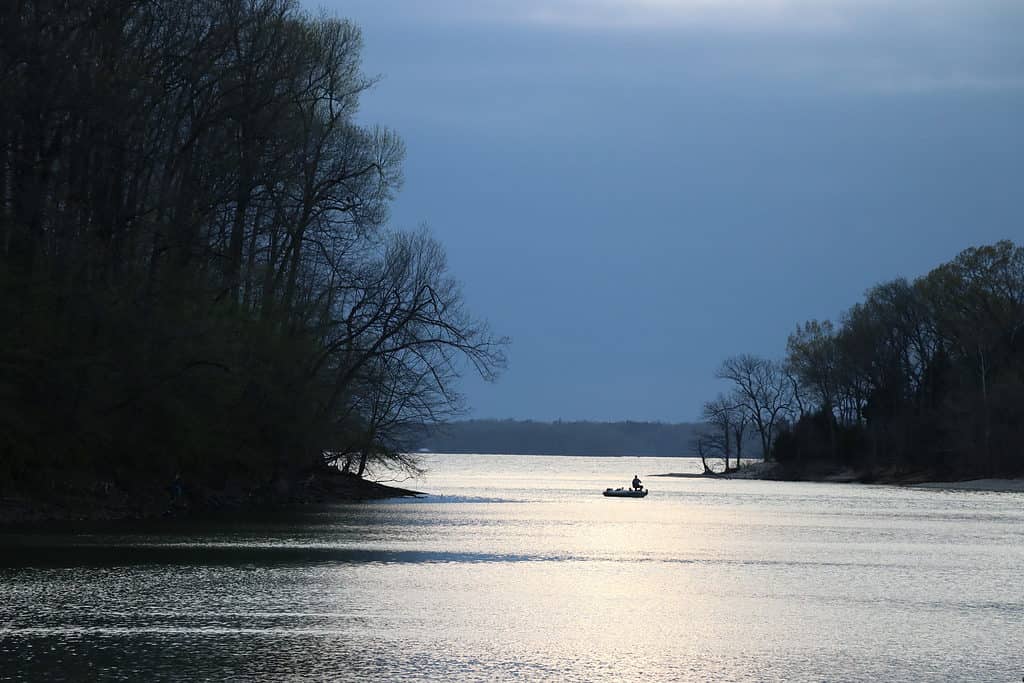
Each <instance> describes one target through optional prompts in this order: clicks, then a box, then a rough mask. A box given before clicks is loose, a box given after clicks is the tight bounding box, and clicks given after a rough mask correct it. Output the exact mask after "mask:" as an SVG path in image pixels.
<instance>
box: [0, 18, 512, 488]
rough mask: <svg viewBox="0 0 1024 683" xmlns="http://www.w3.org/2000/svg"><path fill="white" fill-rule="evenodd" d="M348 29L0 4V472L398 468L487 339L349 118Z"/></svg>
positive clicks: (390, 165)
mask: <svg viewBox="0 0 1024 683" xmlns="http://www.w3.org/2000/svg"><path fill="white" fill-rule="evenodd" d="M361 48H362V36H361V33H360V31H359V29H358V27H357V26H355V25H354V24H352V23H351V22H349V21H346V20H342V19H337V18H333V17H328V16H325V15H316V16H314V15H310V14H308V13H306V12H303V11H302V10H301V9H300V8H299V6H298V3H296V2H293V1H291V0H173V1H172V0H26V1H19V2H11V3H5V4H3V6H2V8H0V92H2V93H3V97H2V98H0V321H2V322H0V479H2V480H3V481H4V482H11V481H19V480H20V481H31V480H32V479H33V477H34V476H36V473H38V472H41V471H50V472H52V471H63V472H68V471H79V470H82V471H90V472H96V473H98V474H99V475H102V476H104V477H107V478H114V479H116V478H118V477H120V478H130V477H131V476H133V475H132V473H134V474H136V475H137V474H139V473H147V476H148V475H149V474H152V475H153V476H160V477H169V476H172V473H174V472H186V473H188V475H189V476H191V477H194V478H197V479H201V480H205V481H212V480H216V479H218V478H220V479H223V478H224V477H225V476H227V475H226V473H228V472H236V473H240V472H249V473H251V474H252V476H254V477H258V478H260V477H262V478H266V477H274V476H284V475H285V474H287V473H290V472H294V471H296V470H299V469H304V468H309V467H311V466H322V465H324V464H325V463H326V464H333V463H335V462H338V461H339V460H342V461H345V462H346V463H348V464H349V466H350V467H352V468H353V469H355V470H357V471H358V472H359V473H360V474H362V473H363V472H364V471H365V469H366V468H367V467H368V466H373V465H375V464H376V465H381V464H387V465H390V466H398V467H407V468H414V467H415V462H414V461H413V460H410V459H409V457H408V456H407V455H403V453H404V452H405V450H406V448H405V444H403V443H402V441H401V439H402V434H403V433H405V429H404V428H405V427H406V426H407V425H409V424H422V423H430V422H435V421H442V420H445V419H449V418H450V417H452V416H453V415H455V414H458V411H459V410H460V406H461V404H460V396H459V394H458V392H457V390H456V385H455V381H456V379H457V377H458V376H459V374H460V373H461V372H464V371H466V370H467V369H469V370H472V371H476V372H479V373H480V374H481V375H483V376H484V377H485V378H487V379H493V378H494V377H495V376H496V374H497V373H498V372H499V371H500V370H501V368H502V367H503V365H504V362H505V357H504V347H505V344H506V340H505V339H503V338H500V337H497V336H495V335H494V334H493V333H492V332H491V331H490V329H489V328H488V326H487V324H486V323H485V322H484V321H483V320H481V319H480V318H478V317H475V316H474V315H473V314H472V313H471V312H469V311H467V310H466V308H465V306H464V304H463V298H462V293H461V290H460V287H459V285H458V283H457V282H456V281H455V280H454V279H453V278H452V276H451V275H450V273H449V272H448V268H447V264H446V260H445V254H444V250H443V248H442V247H441V245H440V244H439V243H438V242H437V241H435V240H434V239H433V238H432V237H431V236H430V235H429V233H428V232H427V231H426V230H425V229H420V230H417V231H414V232H396V231H392V230H389V229H388V227H387V220H388V208H389V204H390V202H391V200H392V198H393V196H394V194H395V192H396V191H397V190H398V189H399V187H400V185H401V181H402V173H401V165H402V161H403V157H404V148H403V145H402V142H401V140H400V139H399V137H398V136H397V135H396V134H395V133H394V132H392V131H391V130H389V129H387V128H384V127H381V126H370V125H363V124H361V123H360V122H359V121H358V120H357V113H358V106H359V100H360V96H361V95H363V94H364V93H365V92H366V91H367V90H368V89H369V88H371V86H372V85H373V84H374V79H373V78H370V77H368V76H366V75H365V74H364V73H363V71H362V67H361V63H360V52H361Z"/></svg>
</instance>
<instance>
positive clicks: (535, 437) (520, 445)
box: [410, 420, 700, 456]
mask: <svg viewBox="0 0 1024 683" xmlns="http://www.w3.org/2000/svg"><path fill="white" fill-rule="evenodd" d="M699 428H700V425H696V424H688V423H681V424H667V423H663V422H585V421H577V422H563V421H556V422H535V421H532V420H465V421H459V422H451V423H448V424H444V425H438V426H437V427H433V428H431V429H429V430H427V432H426V433H425V434H423V435H422V436H420V437H418V438H414V439H410V441H412V442H414V443H417V444H419V445H421V446H422V447H424V448H429V449H430V450H432V451H435V452H439V453H508V454H519V455H645V456H691V455H694V452H693V449H692V448H691V447H690V444H691V442H692V440H693V436H694V434H695V433H696V431H697V430H698V429H699Z"/></svg>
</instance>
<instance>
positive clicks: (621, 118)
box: [309, 0, 1024, 422]
mask: <svg viewBox="0 0 1024 683" xmlns="http://www.w3.org/2000/svg"><path fill="white" fill-rule="evenodd" d="M309 6H310V7H311V8H314V7H317V6H322V7H324V8H325V9H326V10H327V11H328V12H329V13H330V14H337V15H339V16H344V17H349V18H351V19H353V20H354V21H355V22H356V23H357V24H359V25H360V26H361V27H362V29H363V33H364V39H365V42H366V47H365V51H364V67H365V70H366V71H367V72H368V73H370V74H379V75H380V76H381V77H382V79H381V81H380V83H379V85H377V86H376V87H375V88H374V90H373V91H371V92H370V93H369V94H368V95H366V96H365V98H364V100H363V109H362V113H361V118H362V120H363V121H364V122H366V123H379V124H382V125H386V126H388V127H391V128H393V129H395V130H396V131H397V132H398V133H399V134H400V135H401V136H402V137H403V138H404V140H405V142H406V146H407V148H408V158H407V161H406V166H405V177H406V181H405V186H404V188H403V190H402V192H401V194H400V195H399V197H398V199H397V201H396V203H395V206H394V210H393V214H392V217H393V223H394V225H395V226H396V227H403V228H415V227H416V226H417V225H419V224H420V223H427V224H429V226H430V227H431V229H432V231H433V233H434V234H435V235H436V236H437V237H438V238H439V239H440V240H441V241H442V242H443V243H444V244H445V245H446V247H447V250H448V253H449V260H450V263H451V267H452V270H453V272H454V274H455V275H456V276H457V277H458V279H460V280H461V281H462V282H463V284H464V287H465V293H466V298H467V300H468V301H469V303H470V305H471V307H472V308H473V310H475V311H476V312H478V313H479V314H481V315H482V316H483V317H486V318H487V319H488V320H489V321H490V322H491V324H492V326H493V327H494V328H495V330H496V331H497V332H499V333H500V334H505V335H508V336H510V337H511V338H512V341H513V343H512V346H511V347H510V349H509V356H510V366H509V369H508V371H507V372H506V373H505V374H504V375H503V377H502V378H501V379H500V380H499V382H498V383H497V384H494V385H487V384H485V383H483V382H481V381H479V380H475V379H472V378H467V379H466V381H465V382H464V385H463V389H464V392H465V394H466V395H467V398H468V402H469V404H470V406H471V408H472V415H473V416H475V417H512V418H533V419H541V420H552V419H558V418H561V419H566V420H569V419H592V420H620V419H634V420H662V421H672V422H676V421H689V420H693V419H695V418H696V417H697V415H698V413H699V411H700V406H701V403H702V402H703V401H705V400H707V399H709V398H713V397H714V395H715V394H716V393H717V392H718V391H720V390H722V389H723V388H724V387H723V386H721V385H720V384H719V383H718V382H717V381H716V380H715V379H714V377H713V374H714V371H715V368H716V367H717V366H718V364H719V363H720V362H721V360H722V359H723V358H725V357H726V356H728V355H731V354H736V353H742V352H751V353H755V354H759V355H764V356H770V357H781V356H782V354H783V353H784V350H785V342H786V336H787V335H788V334H789V332H790V331H792V329H793V328H794V326H795V325H796V323H798V322H801V321H804V320H806V319H809V318H819V319H821V318H831V319H835V318H836V317H837V316H838V315H839V314H840V313H841V312H842V311H843V310H844V309H846V308H848V307H849V306H850V305H851V304H853V303H855V302H856V301H858V300H859V298H860V297H861V296H862V295H863V292H864V290H865V289H867V288H868V287H870V286H871V285H873V284H875V283H877V282H880V281H883V280H887V279H891V278H894V277H897V276H901V275H902V276H906V277H908V278H912V277H916V276H918V275H921V274H923V273H925V272H927V271H928V270H929V269H930V268H931V267H933V266H935V265H937V264H939V263H940V262H943V261H946V260H949V259H951V258H952V257H954V256H955V255H956V254H957V253H958V252H959V251H960V250H962V249H964V248H966V247H968V246H972V245H978V244H983V243H990V242H993V241H996V240H998V239H1005V238H1009V239H1014V240H1016V241H1018V242H1024V2H1021V1H1019V0H1007V1H991V0H955V1H952V0H900V1H899V2H896V1H895V0H885V1H876V0H856V1H849V2H847V1H845V0H814V1H803V2H798V1H791V0H546V1H541V0H508V1H504V0H497V1H494V2H483V1H479V0H431V1H427V0H352V1H344V2H343V1H341V0H330V1H329V2H326V3H323V4H322V5H317V4H316V3H309Z"/></svg>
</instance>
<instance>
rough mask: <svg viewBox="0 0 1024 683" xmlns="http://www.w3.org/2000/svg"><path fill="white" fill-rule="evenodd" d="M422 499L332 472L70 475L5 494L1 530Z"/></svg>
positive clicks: (0, 503) (406, 491) (1, 504)
mask: <svg viewBox="0 0 1024 683" xmlns="http://www.w3.org/2000/svg"><path fill="white" fill-rule="evenodd" d="M419 495H423V494H422V493H420V492H419V491H413V490H410V489H404V488H399V487H396V486H387V485H386V484H380V483H377V482H374V481H369V480H367V479H362V478H360V477H357V476H356V475H354V474H348V473H344V472H341V471H339V470H331V469H324V470H322V471H320V472H316V473H312V472H310V473H307V474H305V475H304V476H302V477H299V478H295V479H291V480H284V479H278V480H275V481H274V482H270V483H263V484H259V483H254V482H246V481H243V480H238V479H236V480H230V481H228V482H226V483H225V485H224V486H222V487H219V488H213V487H210V486H208V485H190V482H189V481H187V480H175V481H172V482H170V483H169V484H168V485H166V486H156V485H152V484H148V485H147V484H142V483H139V482H135V483H134V485H132V486H130V487H125V488H121V487H118V486H116V485H114V484H112V483H111V482H107V481H85V482H83V481H82V480H76V479H75V478H74V477H69V478H67V479H65V480H64V481H62V482H61V483H60V486H54V487H51V488H49V489H44V490H40V489H39V488H38V487H37V488H36V489H34V490H30V491H17V490H15V491H13V492H11V491H7V492H4V493H2V494H0V528H5V527H24V526H34V525H46V524H49V523H63V522H74V521H118V520H145V519H160V518H168V517H188V516H192V515H204V514H209V513H218V512H241V513H244V512H246V511H266V510H273V509H282V508H293V507H299V506H304V505H316V504H324V503H349V502H359V501H367V500H381V499H385V498H402V497H413V496H419Z"/></svg>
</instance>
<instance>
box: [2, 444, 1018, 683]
mask: <svg viewBox="0 0 1024 683" xmlns="http://www.w3.org/2000/svg"><path fill="white" fill-rule="evenodd" d="M429 466H430V472H429V474H428V475H427V477H426V478H425V479H423V480H420V481H417V482H415V483H414V484H413V485H414V487H415V488H418V489H421V490H424V491H427V492H429V493H430V494H431V495H429V496H428V497H426V498H423V499H418V500H399V501H386V502H379V503H369V504H359V505H339V506H330V507H327V508H322V509H318V510H316V511H309V512H305V513H301V514H296V515H295V516H292V517H289V518H287V519H281V518H271V519H268V520H263V521H259V520H256V521H254V520H249V521H247V522H245V523H242V522H239V521H238V520H237V519H235V520H220V521H215V522H205V523H198V522H194V523H170V524H166V525H163V526H160V527H147V528H144V529H122V528H113V529H111V528H107V529H91V530H90V532H89V533H88V534H84V535H83V534H47V535H43V536H39V535H36V536H33V537H19V536H13V535H10V534H9V535H7V536H0V553H3V560H0V566H6V567H7V568H6V569H0V576H2V579H3V583H2V585H0V679H2V678H4V677H13V678H19V677H23V678H31V677H41V676H46V677H47V678H51V679H60V678H67V679H79V678H83V677H99V678H110V679H125V680H128V679H138V678H142V677H145V678H149V679H153V678H156V679H160V678H163V679H176V678H182V677H188V678H197V677H204V676H205V677H210V678H222V677H225V676H236V677H241V678H246V679H264V680H281V679H287V678H294V679H305V678H309V677H321V678H330V679H356V678H367V677H373V678H377V679H401V680H480V681H484V680H487V681H490V680H502V679H519V680H560V681H562V680H579V681H595V680H613V679H614V680H631V679H644V680H724V681H728V680H735V681H741V680H742V681H750V680H788V681H801V680H807V681H812V680H813V681H820V680H843V681H869V680H871V681H874V680H903V681H922V680H977V681H991V680H1018V679H1019V677H1020V676H1021V675H1024V657H1022V655H1021V654H1020V653H1021V651H1022V649H1024V647H1022V646H1024V589H1022V588H1021V586H1020V580H1019V579H1020V568H1021V567H1022V566H1024V543H1022V541H1024V524H1022V522H1024V505H1022V502H1024V499H1022V497H1021V495H1020V494H995V493H977V492H949V491H934V490H931V491H920V490H912V489H903V488H896V487H882V486H858V485H838V484H801V483H781V482H762V481H741V480H731V481H719V480H707V479H692V478H689V479H682V478H679V479H671V478H657V477H651V476H650V475H652V474H656V473H661V472H670V471H676V472H679V471H691V472H692V471H696V467H695V466H694V463H693V462H692V461H688V460H677V459H664V458H568V457H540V456H524V457H512V456H449V455H436V456H431V458H430V462H429ZM633 474H639V475H640V476H641V478H643V479H644V484H645V485H646V486H647V487H648V488H649V489H650V490H651V494H650V495H649V496H648V497H647V498H646V499H640V500H632V499H611V498H604V497H603V496H601V495H600V492H601V491H602V490H603V489H604V488H605V487H607V486H627V485H628V484H629V480H630V479H631V478H632V476H633ZM407 485H408V484H407Z"/></svg>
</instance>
